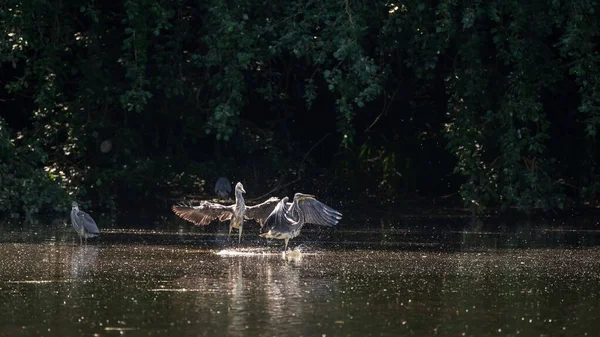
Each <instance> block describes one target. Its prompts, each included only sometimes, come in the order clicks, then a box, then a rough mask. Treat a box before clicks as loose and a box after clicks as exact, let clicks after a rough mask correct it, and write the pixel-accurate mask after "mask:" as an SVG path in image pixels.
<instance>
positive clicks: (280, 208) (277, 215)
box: [263, 197, 292, 229]
mask: <svg viewBox="0 0 600 337" xmlns="http://www.w3.org/2000/svg"><path fill="white" fill-rule="evenodd" d="M287 199H288V198H287V197H285V198H283V200H281V201H280V202H278V203H277V204H276V205H275V208H274V209H273V211H272V212H271V214H269V216H268V217H267V218H266V219H265V221H264V227H265V228H268V229H271V228H274V227H278V226H282V225H288V226H289V225H291V224H292V222H291V221H290V219H288V218H287V217H286V214H287V211H288V207H287V205H286V201H287ZM263 229H264V228H263Z"/></svg>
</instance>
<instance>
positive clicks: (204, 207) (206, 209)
mask: <svg viewBox="0 0 600 337" xmlns="http://www.w3.org/2000/svg"><path fill="white" fill-rule="evenodd" d="M171 209H172V210H173V212H174V213H175V214H176V215H177V216H179V217H180V218H182V219H185V220H187V221H189V222H193V223H194V224H196V225H202V226H206V225H208V224H209V223H211V221H213V220H214V219H217V218H218V219H219V220H220V221H225V220H229V219H231V217H232V215H233V205H231V206H224V205H221V204H217V203H212V202H209V201H202V202H201V203H200V205H198V206H193V207H192V206H173V207H172V208H171Z"/></svg>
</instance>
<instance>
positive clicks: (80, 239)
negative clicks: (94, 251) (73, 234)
mask: <svg viewBox="0 0 600 337" xmlns="http://www.w3.org/2000/svg"><path fill="white" fill-rule="evenodd" d="M77 234H79V233H77ZM78 236H79V245H80V246H81V245H83V238H82V237H81V235H78Z"/></svg>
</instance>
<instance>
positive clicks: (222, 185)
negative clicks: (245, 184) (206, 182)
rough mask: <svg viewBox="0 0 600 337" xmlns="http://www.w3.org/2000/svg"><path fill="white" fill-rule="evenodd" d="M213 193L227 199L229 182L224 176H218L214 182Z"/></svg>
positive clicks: (229, 188)
mask: <svg viewBox="0 0 600 337" xmlns="http://www.w3.org/2000/svg"><path fill="white" fill-rule="evenodd" d="M215 193H216V194H217V196H219V198H221V199H228V198H229V193H231V182H229V179H227V178H225V177H220V178H219V179H217V182H216V183H215Z"/></svg>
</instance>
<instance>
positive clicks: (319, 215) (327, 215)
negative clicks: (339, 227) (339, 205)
mask: <svg viewBox="0 0 600 337" xmlns="http://www.w3.org/2000/svg"><path fill="white" fill-rule="evenodd" d="M297 207H299V208H301V209H302V214H303V215H304V216H303V219H300V220H301V221H303V222H305V223H311V224H315V225H322V226H329V227H331V226H335V225H336V224H337V223H338V222H339V221H340V219H342V213H340V212H338V211H336V210H335V209H333V208H331V207H329V206H327V205H325V204H324V203H322V202H320V201H319V200H317V199H315V198H307V199H302V200H300V201H298V206H297Z"/></svg>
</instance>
